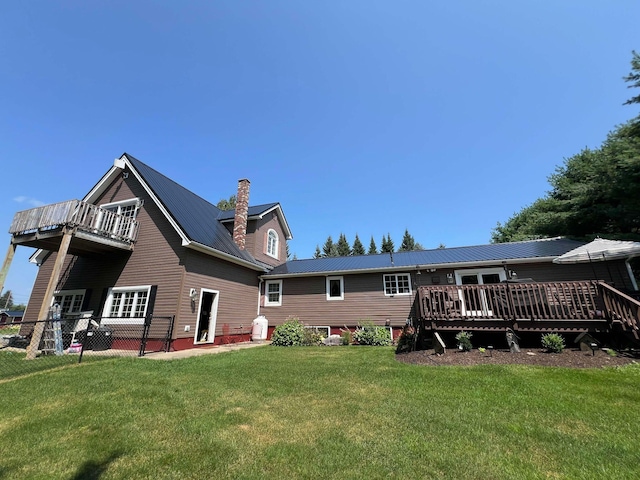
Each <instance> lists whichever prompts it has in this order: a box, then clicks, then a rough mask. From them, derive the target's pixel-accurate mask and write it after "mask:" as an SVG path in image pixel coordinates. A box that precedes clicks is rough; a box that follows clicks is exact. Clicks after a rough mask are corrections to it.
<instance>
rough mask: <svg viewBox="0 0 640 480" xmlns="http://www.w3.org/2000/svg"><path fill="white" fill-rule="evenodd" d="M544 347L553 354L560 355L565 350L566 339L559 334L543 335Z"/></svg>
mask: <svg viewBox="0 0 640 480" xmlns="http://www.w3.org/2000/svg"><path fill="white" fill-rule="evenodd" d="M542 346H543V347H544V348H545V349H546V350H547V352H551V353H560V352H562V350H564V338H562V336H561V335H558V334H557V333H547V334H545V335H542Z"/></svg>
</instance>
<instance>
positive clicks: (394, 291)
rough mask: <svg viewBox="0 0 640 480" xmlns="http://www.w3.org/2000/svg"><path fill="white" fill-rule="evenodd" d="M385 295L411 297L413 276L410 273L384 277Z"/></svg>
mask: <svg viewBox="0 0 640 480" xmlns="http://www.w3.org/2000/svg"><path fill="white" fill-rule="evenodd" d="M383 283H384V294H385V295H387V296H393V295H411V275H410V274H408V273H393V274H388V275H383Z"/></svg>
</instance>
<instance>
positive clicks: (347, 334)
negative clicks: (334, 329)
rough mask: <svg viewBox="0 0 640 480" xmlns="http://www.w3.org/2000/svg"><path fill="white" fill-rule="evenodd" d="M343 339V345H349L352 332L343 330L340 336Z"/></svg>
mask: <svg viewBox="0 0 640 480" xmlns="http://www.w3.org/2000/svg"><path fill="white" fill-rule="evenodd" d="M340 337H341V338H342V345H349V344H350V343H351V331H350V330H342V333H341V334H340Z"/></svg>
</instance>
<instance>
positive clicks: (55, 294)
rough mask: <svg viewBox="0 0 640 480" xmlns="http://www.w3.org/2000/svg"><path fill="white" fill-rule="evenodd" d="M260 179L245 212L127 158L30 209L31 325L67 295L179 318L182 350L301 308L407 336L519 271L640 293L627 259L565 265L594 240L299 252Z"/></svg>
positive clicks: (19, 234)
mask: <svg viewBox="0 0 640 480" xmlns="http://www.w3.org/2000/svg"><path fill="white" fill-rule="evenodd" d="M249 187H250V182H249V180H246V179H242V180H240V181H239V182H238V191H237V205H236V209H235V211H221V210H219V209H218V208H217V207H216V206H215V205H213V204H212V203H210V202H209V201H207V200H205V199H203V198H202V197H200V196H198V195H196V194H195V193H193V192H191V191H189V190H187V189H186V188H184V187H182V186H181V185H179V184H177V183H176V182H174V181H173V180H171V179H169V178H167V177H166V176H164V175H162V174H161V173H159V172H157V171H156V170H154V169H153V168H151V167H150V166H148V165H146V164H145V163H143V162H141V161H140V160H137V159H136V158H134V157H133V156H131V155H129V154H126V153H125V154H123V155H122V156H121V157H120V158H118V159H116V160H115V161H114V164H113V166H112V167H111V168H110V169H109V170H108V171H107V172H106V173H105V175H104V176H103V177H102V178H101V179H100V180H99V181H98V182H97V183H96V185H95V186H94V187H93V188H92V189H91V190H90V191H89V192H88V193H87V195H86V196H85V197H84V198H83V199H82V200H73V201H67V202H62V203H59V204H54V205H46V206H43V207H39V208H36V209H32V210H28V211H25V212H18V213H17V214H16V216H15V218H14V221H13V223H12V226H11V228H10V233H11V235H12V240H11V242H12V246H13V251H15V248H16V247H17V246H20V245H22V246H29V247H33V248H36V249H37V250H36V252H35V253H34V254H33V255H32V257H31V258H32V261H33V262H35V263H37V264H38V265H39V271H38V275H37V278H36V282H35V285H34V288H33V291H32V294H31V299H30V301H29V308H28V309H27V311H26V312H25V316H24V320H25V322H32V321H35V320H39V319H45V318H47V315H48V312H49V309H50V307H51V305H52V304H53V303H57V304H59V305H60V306H61V309H62V312H61V313H62V315H65V316H72V315H79V314H80V312H91V314H92V315H93V316H94V317H95V318H99V320H100V323H101V324H102V325H107V326H111V327H112V328H115V329H117V328H124V327H135V326H141V325H143V324H144V323H145V319H147V320H148V319H152V318H161V317H164V318H171V319H172V321H171V329H170V331H169V333H170V335H171V347H172V348H173V349H176V350H179V349H185V348H191V347H194V346H206V345H211V344H219V343H228V342H234V341H240V340H247V339H248V338H249V337H248V335H249V334H250V333H251V326H252V321H253V320H254V319H255V318H256V317H257V316H258V315H264V316H266V318H267V319H268V322H269V328H270V330H271V331H272V329H273V328H274V327H275V326H276V325H279V324H281V323H282V322H284V321H285V320H286V319H287V318H288V317H290V316H295V317H298V318H299V319H300V320H302V321H303V322H304V323H305V324H307V325H309V326H316V327H325V329H326V330H327V332H328V333H337V332H338V331H339V329H341V328H344V327H345V326H346V327H348V328H354V327H356V326H357V325H358V324H359V323H360V322H362V321H367V320H370V321H373V322H374V323H378V324H381V325H385V324H386V325H388V326H389V327H390V328H392V329H395V330H396V331H399V328H400V327H402V326H403V325H404V324H405V323H406V321H407V318H410V317H412V316H413V317H415V316H416V315H417V313H416V306H415V298H416V293H417V292H418V291H420V289H424V288H426V287H428V286H431V287H434V288H435V287H438V286H443V287H444V286H455V285H460V286H466V285H485V284H495V283H498V282H504V281H506V280H513V278H514V277H515V276H517V277H518V278H521V279H523V278H531V279H533V280H536V281H538V282H543V281H546V282H549V281H564V282H570V281H575V280H596V279H604V280H607V281H609V282H613V283H615V285H617V286H620V287H623V288H628V289H637V287H636V286H635V283H634V280H633V276H632V275H630V269H629V268H628V264H625V261H624V260H616V261H611V262H601V263H598V264H584V263H582V264H573V265H556V264H554V263H553V260H554V259H555V258H557V257H559V256H560V255H562V254H564V253H566V252H568V251H570V250H572V249H574V248H575V247H577V246H580V245H582V244H583V242H576V241H573V240H569V239H566V238H555V239H546V240H534V241H528V242H515V243H508V244H492V245H479V246H470V247H458V248H445V249H434V250H425V251H415V252H402V253H392V254H379V255H363V256H352V257H339V258H320V259H308V260H292V261H287V260H286V242H287V240H290V239H291V238H292V233H291V230H290V228H289V225H288V223H287V220H286V218H285V216H284V213H283V210H282V207H281V205H280V204H279V203H277V202H274V203H269V204H264V205H256V206H250V205H249ZM11 256H12V250H11V249H10V250H9V254H8V256H7V259H6V260H5V264H6V263H7V261H10V257H11ZM2 280H3V279H2ZM1 283H3V282H2V281H0V284H1ZM461 288H463V287H461ZM464 288H466V287H464ZM37 328H38V327H37V326H36V328H35V329H34V330H33V332H32V333H31V334H32V337H34V338H38V336H39V335H41V332H39V331H38V330H37Z"/></svg>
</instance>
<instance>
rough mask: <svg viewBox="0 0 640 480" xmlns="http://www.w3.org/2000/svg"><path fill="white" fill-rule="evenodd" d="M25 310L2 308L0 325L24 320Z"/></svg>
mask: <svg viewBox="0 0 640 480" xmlns="http://www.w3.org/2000/svg"><path fill="white" fill-rule="evenodd" d="M23 315H24V311H23V310H0V325H9V324H12V323H20V322H22V316H23Z"/></svg>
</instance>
